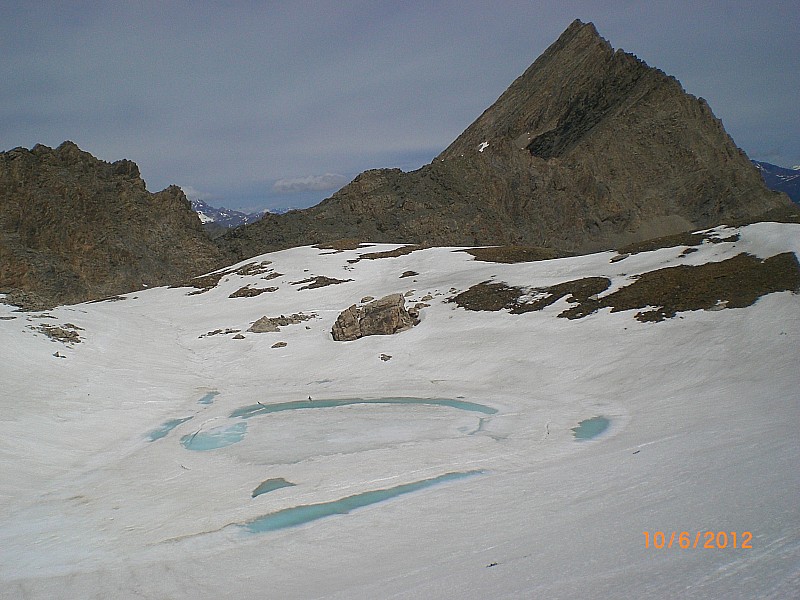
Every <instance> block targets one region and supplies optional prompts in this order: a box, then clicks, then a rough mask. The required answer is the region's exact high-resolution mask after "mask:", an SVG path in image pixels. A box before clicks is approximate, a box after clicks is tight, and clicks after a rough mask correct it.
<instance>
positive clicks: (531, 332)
mask: <svg viewBox="0 0 800 600" xmlns="http://www.w3.org/2000/svg"><path fill="white" fill-rule="evenodd" d="M489 148H491V146H490V147H489ZM487 152H488V149H487ZM709 236H710V237H713V238H714V240H711V239H710V237H709ZM673 242H675V243H672V242H670V243H664V244H656V245H654V246H652V247H647V248H639V247H637V248H629V249H626V251H625V252H624V253H623V254H616V253H614V252H605V253H599V254H594V255H589V256H579V257H567V258H558V259H556V258H548V257H547V256H545V255H541V254H540V253H539V252H537V251H534V250H531V249H520V250H515V249H513V248H502V249H497V250H494V251H478V252H474V251H473V252H472V253H471V254H470V253H468V252H465V251H463V250H464V249H463V248H420V247H414V248H413V251H409V247H407V246H401V245H399V244H379V245H371V246H367V245H366V244H362V243H357V242H348V243H346V244H345V243H342V244H339V245H337V247H336V248H314V247H303V248H295V249H292V250H285V251H281V252H276V253H273V254H269V255H264V256H260V257H256V258H254V259H251V260H250V261H248V262H245V263H241V264H238V265H233V266H231V267H230V268H227V269H223V270H222V271H219V272H218V273H217V274H216V275H209V276H207V277H204V278H200V279H198V280H196V281H194V282H193V283H192V284H191V287H175V288H153V289H149V290H143V291H139V292H136V293H134V294H128V295H127V296H125V297H124V299H125V301H124V302H97V303H87V304H80V305H74V306H62V307H57V308H55V309H53V310H51V311H48V312H47V313H32V312H28V313H24V312H18V311H15V310H14V308H13V307H11V306H8V305H2V304H0V347H2V348H5V349H7V351H6V352H4V353H3V355H2V361H0V381H2V386H0V415H2V420H0V500H2V506H3V516H2V519H0V589H2V593H0V595H2V596H3V598H33V599H45V598H47V599H49V598H132V597H145V598H223V597H226V598H227V597H239V598H248V597H252V596H253V594H254V590H256V591H257V593H262V594H265V595H267V596H269V597H276V598H288V599H292V598H297V599H299V598H329V599H338V600H343V599H348V600H349V599H352V598H356V599H358V598H365V599H366V598H370V599H371V598H386V597H391V598H442V597H447V598H465V599H484V598H572V597H582V596H585V595H586V590H591V594H592V595H593V596H595V597H598V598H610V597H618V598H649V597H660V598H673V597H693V598H695V597H696V598H722V597H728V598H776V599H777V598H788V597H792V596H793V595H794V594H796V591H797V589H798V588H797V586H798V582H799V581H800V568H799V567H798V564H800V544H798V540H800V506H799V505H798V503H797V498H798V497H800V475H799V474H798V470H797V464H798V462H800V444H798V442H797V423H798V422H800V403H799V402H798V397H797V390H798V389H800V372H799V371H798V369H797V364H798V359H800V350H798V349H799V348H800V320H798V319H797V315H798V314H800V312H798V311H800V294H798V293H797V285H796V284H795V283H793V281H794V280H793V279H792V277H794V275H793V273H796V264H797V262H796V260H797V258H796V257H797V253H798V252H800V225H792V224H778V223H759V224H754V225H750V226H747V227H742V228H740V229H733V228H718V229H715V230H714V231H713V232H711V233H703V234H698V235H695V236H685V237H682V238H681V239H676V240H673ZM690 250H691V251H690ZM365 254H372V255H377V257H379V258H380V260H369V259H365V258H367V257H366V256H365ZM359 259H360V260H359ZM494 261H502V262H494ZM517 261H525V262H517ZM276 273H277V275H275V274H276ZM654 274H658V275H654ZM698 274H699V275H700V276H699V277H698V276H697V275H698ZM318 277H325V278H330V279H335V280H340V281H344V280H350V281H347V282H346V283H342V284H341V285H326V286H322V287H315V286H309V287H308V288H307V289H302V290H300V289H298V288H299V287H301V285H298V283H297V282H302V281H303V280H308V279H309V278H311V279H313V280H314V281H316V278H318ZM267 278H269V286H270V287H275V288H277V289H275V290H274V291H272V292H270V293H262V294H253V295H249V294H235V292H237V290H242V289H245V288H246V289H262V288H264V287H265V285H266V284H265V279H267ZM652 278H664V279H663V280H662V279H657V280H655V281H654V280H653V279H652ZM776 282H777V283H776ZM195 284H197V285H195ZM667 284H669V285H667ZM673 284H674V285H675V286H676V287H675V289H674V290H673V291H671V292H670V293H669V294H667V295H666V296H665V295H663V294H662V296H658V297H656V296H653V297H651V296H648V295H647V294H649V293H650V291H652V290H655V289H657V288H659V289H662V290H668V288H669V289H670V290H672V288H671V287H669V286H672V285H673ZM636 286H644V287H640V288H637V287H636ZM302 287H305V286H304V285H303V286H302ZM637 289H638V290H639V291H642V290H645V291H647V290H650V291H648V292H647V293H645V292H644V291H642V293H641V294H639V292H637V293H636V294H635V296H636V297H637V298H639V297H641V299H642V300H643V301H644V302H639V301H637V302H633V301H632V300H631V302H630V306H621V304H620V302H618V300H619V299H620V298H621V297H623V296H624V295H625V294H632V292H633V291H636V290H637ZM469 290H473V292H472V293H468V291H469ZM475 290H478V292H475ZM626 290H627V291H626ZM197 291H202V293H193V292H197ZM721 293H724V294H723V295H720V294H721ZM391 294H400V295H401V296H402V298H403V299H404V301H405V302H406V303H407V304H409V305H410V306H413V307H416V306H418V305H425V308H424V310H420V311H419V323H418V324H417V325H416V326H414V327H412V328H409V329H406V330H405V331H403V332H402V333H397V334H393V335H380V336H368V337H362V338H359V339H355V340H353V341H350V342H347V343H342V342H337V341H335V340H334V339H333V337H332V334H331V330H332V327H333V325H334V322H335V321H336V319H337V317H338V315H340V314H341V313H342V311H344V310H345V309H347V308H348V307H350V306H352V305H354V304H356V305H358V304H364V303H367V302H370V301H371V300H372V299H374V298H382V297H385V296H389V295H391ZM465 294H466V295H465ZM670 294H672V295H671V296H670ZM231 295H234V297H233V298H231ZM712 296H713V298H712ZM718 296H719V297H718ZM723 296H724V297H723ZM666 297H670V298H673V300H670V301H669V302H666V301H662V300H663V299H664V298H666ZM459 298H460V299H461V300H462V301H464V302H459V301H458V300H457V299H459ZM659 298H660V299H659ZM451 300H453V301H451ZM680 302H690V303H691V304H692V306H688V307H687V306H683V305H679V303H680ZM534 306H535V307H536V310H532V307H534ZM486 307H491V308H493V310H486ZM588 308H591V309H592V310H588ZM722 308H724V309H725V310H721V309H722ZM576 309H578V310H581V311H584V312H585V313H586V314H585V315H581V316H582V318H576V319H567V318H558V316H559V315H563V314H564V313H565V312H568V311H575V310H576ZM584 309H587V310H584ZM672 309H674V316H671V313H672ZM648 311H657V312H660V313H663V316H664V317H665V318H664V319H663V320H662V321H660V322H653V321H648V322H643V321H642V320H641V319H639V318H637V314H640V313H647V312H648ZM264 315H272V317H268V318H280V317H278V316H279V315H280V316H286V315H315V317H314V318H311V319H303V320H298V322H296V323H292V324H291V325H287V326H285V327H284V326H280V327H279V328H277V329H278V331H272V330H271V329H272V328H267V329H268V330H267V331H265V332H262V333H253V332H251V331H248V328H249V327H250V326H251V324H253V323H255V322H256V321H258V320H259V319H260V318H261V317H263V316H264ZM670 316H671V318H667V317H670ZM285 318H287V319H289V317H285ZM67 324H69V325H70V331H77V332H79V333H80V343H65V342H64V341H63V340H62V341H59V339H58V337H53V336H49V335H48V334H47V331H48V328H47V327H44V326H45V325H48V326H50V327H61V328H62V329H64V328H65V327H66V325H67ZM389 358H390V359H391V360H389ZM465 474H474V476H469V477H467V476H466V475H465ZM645 532H647V534H645ZM723 533H724V536H723ZM709 535H710V538H709ZM709 539H711V540H712V541H713V544H712V545H710V546H709ZM695 540H697V541H698V542H699V543H696V544H695V543H694V542H695Z"/></svg>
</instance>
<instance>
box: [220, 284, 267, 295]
mask: <svg viewBox="0 0 800 600" xmlns="http://www.w3.org/2000/svg"><path fill="white" fill-rule="evenodd" d="M277 291H278V288H276V287H266V288H254V287H250V286H249V285H246V286H244V287H241V288H239V289H238V290H236V291H235V292H233V293H232V294H231V295H230V296H228V298H252V297H253V296H258V295H259V294H263V293H264V292H277Z"/></svg>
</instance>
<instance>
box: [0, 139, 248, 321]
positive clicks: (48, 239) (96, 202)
mask: <svg viewBox="0 0 800 600" xmlns="http://www.w3.org/2000/svg"><path fill="white" fill-rule="evenodd" d="M227 260H228V255H226V254H225V253H224V252H221V251H220V250H219V248H217V247H216V246H215V245H214V244H213V243H212V242H211V241H210V239H209V238H208V236H207V235H206V234H205V232H204V231H203V229H202V227H201V225H200V221H199V220H198V218H197V215H196V214H195V213H194V212H193V211H192V209H191V207H190V204H189V201H188V200H187V198H186V196H185V195H184V194H183V192H182V191H181V189H180V188H178V187H175V186H172V187H169V188H167V189H165V190H163V191H161V192H158V193H155V194H151V193H150V192H148V191H147V189H146V187H145V182H144V181H143V180H142V178H141V177H140V175H139V168H138V167H137V166H136V163H134V162H132V161H129V160H120V161H117V162H115V163H107V162H104V161H102V160H98V159H96V158H95V157H94V156H92V155H91V154H89V153H88V152H83V151H82V150H80V148H78V146H76V145H75V144H74V143H72V142H64V143H63V144H61V145H60V146H59V147H58V148H56V149H51V148H48V147H47V146H42V145H37V146H34V147H33V148H32V149H31V150H27V149H25V148H16V149H14V150H11V151H8V152H2V153H0V292H6V293H10V294H11V301H15V300H19V301H21V302H22V303H24V304H27V305H28V306H29V307H35V306H37V305H38V306H48V305H49V306H52V305H55V304H66V303H73V302H81V301H84V300H89V299H94V298H102V297H105V296H111V295H114V294H120V293H124V292H130V291H133V290H137V289H141V288H142V287H145V286H154V285H163V284H165V283H171V282H174V281H176V280H178V279H181V278H185V277H187V276H194V275H198V274H200V273H203V272H207V271H211V270H213V269H214V268H217V267H219V266H222V264H224V263H225V262H227ZM230 262H233V261H230Z"/></svg>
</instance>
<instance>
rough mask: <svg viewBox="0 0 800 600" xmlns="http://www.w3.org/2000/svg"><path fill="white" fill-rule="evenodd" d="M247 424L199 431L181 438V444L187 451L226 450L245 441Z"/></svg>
mask: <svg viewBox="0 0 800 600" xmlns="http://www.w3.org/2000/svg"><path fill="white" fill-rule="evenodd" d="M246 433H247V423H236V424H235V425H228V426H227V427H214V428H213V429H209V430H208V431H197V432H195V433H192V434H189V435H185V436H183V437H182V438H181V444H183V447H184V448H186V449H187V450H198V451H204V450H216V449H217V448H224V447H225V446H230V445H231V444H235V443H237V442H241V441H242V440H243V439H244V435H245V434H246Z"/></svg>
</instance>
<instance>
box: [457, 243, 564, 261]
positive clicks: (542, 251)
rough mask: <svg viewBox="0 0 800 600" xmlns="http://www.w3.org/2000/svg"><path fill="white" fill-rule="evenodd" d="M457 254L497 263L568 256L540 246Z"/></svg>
mask: <svg viewBox="0 0 800 600" xmlns="http://www.w3.org/2000/svg"><path fill="white" fill-rule="evenodd" d="M456 252H466V253H467V254H471V255H472V256H474V257H475V260H480V261H483V262H496V263H521V262H535V261H537V260H550V259H553V258H562V257H564V256H566V254H564V253H559V252H557V251H556V250H553V249H552V248H540V247H538V246H492V247H487V248H466V249H464V250H456Z"/></svg>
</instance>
